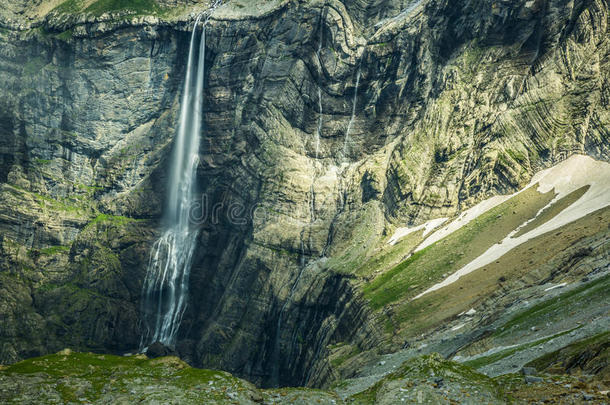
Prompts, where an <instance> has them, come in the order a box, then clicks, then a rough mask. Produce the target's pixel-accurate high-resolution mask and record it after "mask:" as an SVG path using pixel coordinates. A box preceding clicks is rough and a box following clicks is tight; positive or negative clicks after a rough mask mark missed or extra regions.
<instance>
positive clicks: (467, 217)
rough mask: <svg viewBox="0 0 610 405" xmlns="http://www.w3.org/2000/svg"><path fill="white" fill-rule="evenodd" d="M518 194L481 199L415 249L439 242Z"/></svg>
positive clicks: (418, 249)
mask: <svg viewBox="0 0 610 405" xmlns="http://www.w3.org/2000/svg"><path fill="white" fill-rule="evenodd" d="M516 194H517V193H515V194H511V195H496V196H494V197H491V198H488V199H487V200H485V201H481V202H480V203H478V204H477V205H475V206H474V207H472V208H469V209H467V210H466V211H464V212H462V214H460V216H459V217H457V218H456V219H454V220H453V221H451V222H450V223H449V224H448V225H447V226H446V227H444V228H441V229H439V230H438V231H436V232H434V233H433V234H432V235H430V236H429V237H428V238H426V240H424V241H423V242H422V243H421V244H420V245H419V246H418V247H417V249H415V251H416V252H418V251H420V250H422V249H424V248H427V247H428V246H430V245H431V244H433V243H435V242H438V241H439V240H441V239H443V238H444V237H445V236H447V235H449V234H450V233H453V232H455V231H457V230H458V229H460V228H461V227H463V226H464V225H466V224H467V223H469V222H470V221H472V220H473V219H475V218H477V217H478V216H480V215H481V214H484V213H486V212H487V211H489V210H490V209H492V208H494V207H496V206H498V205H500V204H502V203H503V202H504V201H506V200H508V199H509V198H511V197H513V196H515V195H516Z"/></svg>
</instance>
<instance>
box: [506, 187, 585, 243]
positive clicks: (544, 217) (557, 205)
mask: <svg viewBox="0 0 610 405" xmlns="http://www.w3.org/2000/svg"><path fill="white" fill-rule="evenodd" d="M590 187H591V186H589V185H587V186H584V187H581V188H579V189H578V190H574V191H572V192H571V193H570V194H568V195H566V196H565V197H562V198H561V199H559V200H557V201H555V202H554V203H553V204H551V205H550V206H549V207H547V208H545V209H544V211H542V212H541V213H540V215H538V216H537V217H536V218H535V219H534V220H533V221H532V222H530V223H529V224H527V225H526V226H524V227H523V228H522V229H520V230H519V232H517V233H516V234H515V236H514V237H515V238H518V237H519V236H521V235H524V234H526V233H528V232H529V231H531V230H533V229H536V228H538V227H539V226H541V225H544V224H545V223H547V222H549V221H550V220H551V219H553V218H555V217H556V216H557V215H558V214H559V213H560V212H561V211H563V210H564V209H566V208H568V207H569V206H570V205H572V204H574V203H575V202H576V201H578V199H579V198H580V197H582V196H583V195H584V194H585V193H586V192H587V191H588V190H589V188H590Z"/></svg>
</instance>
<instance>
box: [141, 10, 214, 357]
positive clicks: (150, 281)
mask: <svg viewBox="0 0 610 405" xmlns="http://www.w3.org/2000/svg"><path fill="white" fill-rule="evenodd" d="M220 4H221V1H220V0H217V1H216V2H215V3H214V4H213V5H212V8H211V9H210V11H209V12H208V13H206V14H205V15H203V14H202V15H199V16H198V17H197V19H196V21H195V26H194V27H193V33H192V34H191V42H190V47H189V56H188V64H187V68H186V79H185V82H184V90H183V94H182V100H181V106H180V118H179V125H178V131H177V133H176V138H175V140H174V146H173V152H172V153H173V154H172V158H171V166H170V173H169V184H168V195H167V211H166V213H165V226H166V230H165V232H164V233H163V235H162V236H161V237H160V238H159V239H158V240H157V241H156V242H155V243H154V245H153V247H152V250H151V253H150V261H149V263H148V268H147V273H146V278H145V280H144V285H143V290H142V320H143V323H144V328H145V330H144V334H143V335H142V339H141V342H140V347H141V349H144V348H145V347H147V346H148V345H149V344H151V343H154V342H161V343H163V344H165V345H167V346H170V347H173V346H174V345H175V343H176V336H177V333H178V329H179V327H180V323H181V321H182V315H183V314H184V310H185V309H186V303H187V298H188V286H189V275H190V270H191V264H192V259H193V253H194V251H195V245H196V240H197V235H198V231H197V229H196V228H195V227H194V226H193V225H192V224H191V222H190V215H189V214H190V208H191V206H192V202H193V200H194V197H195V196H194V194H195V189H196V181H195V180H196V170H197V166H198V164H199V143H200V137H201V130H202V126H201V123H202V108H203V89H204V73H205V27H206V24H207V22H208V20H209V17H210V14H211V12H212V11H213V10H214V9H215V8H216V7H218V6H219V5H220ZM200 23H203V27H202V29H201V33H200V34H199V35H198V32H197V31H198V26H199V24H200ZM197 38H199V46H196V44H197Z"/></svg>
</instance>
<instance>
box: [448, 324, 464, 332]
mask: <svg viewBox="0 0 610 405" xmlns="http://www.w3.org/2000/svg"><path fill="white" fill-rule="evenodd" d="M464 326H466V324H465V323H461V324H459V325H456V326H454V327H453V328H451V331H452V332H455V331H456V330H460V329H462V328H463V327H464Z"/></svg>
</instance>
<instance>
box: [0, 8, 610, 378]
mask: <svg viewBox="0 0 610 405" xmlns="http://www.w3.org/2000/svg"><path fill="white" fill-rule="evenodd" d="M5 3H7V2H0V5H3V6H4V10H3V11H2V18H1V19H0V41H1V43H2V46H1V47H0V53H1V57H0V88H1V89H2V92H3V95H4V96H3V97H2V99H1V100H0V182H1V185H0V200H1V202H2V203H1V204H0V230H1V232H0V238H1V239H0V243H1V244H0V291H1V293H0V319H2V324H3V327H2V328H1V329H0V362H14V361H17V360H19V359H22V358H25V357H29V356H33V355H38V354H43V353H47V352H52V351H57V350H59V349H60V348H63V347H65V346H71V347H73V348H76V349H80V350H104V351H113V352H122V351H129V350H134V349H135V348H136V347H137V346H138V343H139V337H140V334H141V330H140V321H139V316H140V314H139V312H138V308H139V300H140V294H141V289H142V283H143V280H144V275H145V270H146V264H147V262H148V257H149V256H148V255H149V251H150V248H151V244H152V243H153V241H154V240H155V239H156V238H157V237H158V236H159V232H160V227H159V225H160V219H161V216H162V211H163V201H164V195H165V193H166V185H167V178H166V176H167V175H166V173H167V162H168V158H169V154H170V150H171V142H172V139H173V136H174V134H175V128H176V121H177V114H178V107H179V99H180V96H181V88H182V79H183V77H184V69H185V67H186V57H187V53H188V49H187V48H188V43H189V31H190V30H191V29H192V22H193V21H194V16H195V15H196V13H197V12H200V11H202V10H204V9H205V7H206V5H205V4H202V3H197V2H188V3H187V2H176V3H179V4H176V5H174V4H173V2H167V1H166V2H162V3H161V2H159V3H156V2H152V1H151V2H150V3H147V2H144V3H146V4H149V6H147V7H145V8H143V9H139V10H132V11H129V10H122V9H119V10H104V9H101V8H100V7H101V6H99V4H101V3H102V2H85V3H86V4H85V5H82V4H81V3H78V2H76V3H75V2H74V1H67V2H63V3H62V2H59V1H57V2H40V1H38V2H35V1H23V2H21V3H23V4H21V3H14V2H11V3H10V4H8V3H7V4H5ZM51 3H52V4H51ZM96 5H97V6H96ZM98 6H99V7H98ZM174 6H175V7H174ZM207 33H208V40H207V41H208V43H207V48H206V71H205V80H206V88H207V92H206V94H205V100H204V115H203V130H202V145H201V149H200V161H201V163H200V165H199V166H198V168H197V180H198V184H199V185H200V190H199V193H200V195H201V209H202V211H199V212H202V213H203V214H202V217H201V221H200V223H201V226H200V229H199V237H198V241H197V248H196V250H195V253H194V259H193V263H194V264H193V269H192V272H191V277H190V291H191V294H190V297H189V301H188V306H187V309H186V312H185V314H184V318H183V321H182V325H181V328H180V331H179V333H178V343H177V345H176V350H177V351H178V352H179V353H180V354H181V356H182V357H183V358H184V359H185V360H187V361H188V362H190V363H191V364H194V365H197V366H206V367H214V368H220V369H223V370H227V371H230V372H233V373H235V374H236V375H238V376H241V377H245V378H247V379H249V380H251V381H253V382H255V383H257V384H261V385H267V386H268V385H305V384H309V385H322V384H325V383H327V381H328V379H329V378H331V377H332V373H333V372H332V371H331V368H332V367H331V365H330V363H329V361H328V360H327V356H328V352H329V347H331V345H333V344H336V343H339V342H349V343H350V344H351V345H353V347H355V349H354V350H355V351H357V352H359V351H363V350H364V351H366V350H368V349H371V348H373V347H375V346H378V345H382V344H385V343H387V342H388V341H390V340H391V339H390V337H389V335H388V333H389V332H388V328H387V319H386V317H385V315H379V308H376V307H375V305H370V302H369V301H368V300H367V299H365V297H363V295H362V291H363V288H365V286H366V284H367V283H368V282H369V281H370V280H371V277H372V276H371V274H367V275H363V274H360V273H358V272H356V271H355V270H356V269H357V268H358V267H359V266H361V265H362V263H364V262H366V260H367V259H368V258H370V257H371V256H372V255H373V254H374V253H375V252H376V250H378V249H379V248H380V247H381V246H382V245H383V244H385V241H386V240H387V238H388V237H389V236H390V235H391V233H392V232H393V230H394V228H395V227H396V226H398V225H400V224H409V225H419V224H421V223H423V222H425V221H426V220H428V219H433V218H438V217H453V216H455V215H457V214H459V213H460V212H461V211H463V210H465V209H466V208H469V207H471V206H472V205H474V204H475V203H477V202H479V201H481V200H483V199H484V198H487V197H491V196H493V195H496V194H506V193H511V192H515V191H517V190H519V189H521V188H522V187H523V186H525V185H526V184H527V183H528V182H529V181H530V179H531V177H532V175H533V174H534V173H535V172H537V171H538V170H540V169H542V168H545V167H549V166H551V165H553V164H555V163H557V162H559V161H561V160H563V159H565V158H566V157H568V156H570V155H572V154H575V153H580V154H587V155H589V156H592V157H594V158H596V159H598V160H605V161H608V160H609V157H610V139H609V137H610V131H609V127H608V123H609V120H610V113H609V110H608V103H609V99H610V84H609V74H610V69H609V47H608V2H607V1H601V0H595V1H593V0H574V1H567V0H533V1H525V0H519V1H511V2H508V1H489V0H461V1H457V2H455V1H454V2H449V1H445V0H422V1H415V2H410V1H402V2H401V1H395V0H386V1H383V2H378V3H375V2H367V1H361V0H354V1H351V0H350V1H347V0H346V1H345V2H340V1H334V0H332V1H331V0H328V1H311V2H300V1H279V0H274V1H271V2H256V1H255V2H251V1H245V0H233V1H230V2H227V4H226V5H224V6H222V7H221V8H219V9H217V10H216V11H215V13H214V14H213V16H212V18H211V20H210V22H209V24H208V31H207ZM207 61H209V63H208V62H207ZM348 128H349V133H347V132H348ZM388 310H390V312H391V308H390V309H388V308H387V307H386V308H385V309H382V310H381V311H382V313H384V314H385V313H386V312H388ZM389 317H390V318H391V316H389ZM41 331H42V332H41Z"/></svg>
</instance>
